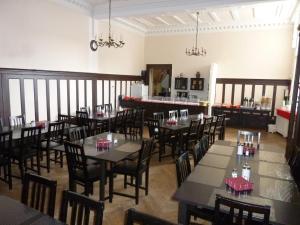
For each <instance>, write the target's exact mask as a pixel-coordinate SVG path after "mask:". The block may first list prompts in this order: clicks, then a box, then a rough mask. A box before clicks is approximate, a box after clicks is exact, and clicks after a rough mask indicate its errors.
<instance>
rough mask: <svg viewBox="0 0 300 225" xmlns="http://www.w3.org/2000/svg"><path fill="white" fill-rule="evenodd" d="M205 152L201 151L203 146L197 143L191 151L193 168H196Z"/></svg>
mask: <svg viewBox="0 0 300 225" xmlns="http://www.w3.org/2000/svg"><path fill="white" fill-rule="evenodd" d="M204 154H205V151H204V150H203V146H202V144H201V142H200V141H198V142H197V143H196V144H195V146H194V149H193V157H194V166H196V165H197V164H198V163H199V162H200V160H201V159H202V158H203V156H204Z"/></svg>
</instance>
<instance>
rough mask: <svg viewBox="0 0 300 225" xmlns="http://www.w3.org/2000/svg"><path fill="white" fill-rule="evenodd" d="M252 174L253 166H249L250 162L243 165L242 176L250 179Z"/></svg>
mask: <svg viewBox="0 0 300 225" xmlns="http://www.w3.org/2000/svg"><path fill="white" fill-rule="evenodd" d="M250 174H251V167H250V166H249V164H248V163H247V162H246V163H245V164H244V166H243V169H242V177H243V178H244V179H245V180H248V181H249V180H250Z"/></svg>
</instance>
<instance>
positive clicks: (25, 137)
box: [20, 127, 42, 157]
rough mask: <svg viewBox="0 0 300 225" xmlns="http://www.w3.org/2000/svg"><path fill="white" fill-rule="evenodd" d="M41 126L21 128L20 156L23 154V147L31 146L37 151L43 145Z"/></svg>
mask: <svg viewBox="0 0 300 225" xmlns="http://www.w3.org/2000/svg"><path fill="white" fill-rule="evenodd" d="M41 130H42V128H41V127H24V128H22V129H21V143H20V147H21V152H20V156H21V157H22V156H23V153H24V152H23V149H25V148H27V147H30V148H34V149H36V150H37V151H39V150H40V147H41Z"/></svg>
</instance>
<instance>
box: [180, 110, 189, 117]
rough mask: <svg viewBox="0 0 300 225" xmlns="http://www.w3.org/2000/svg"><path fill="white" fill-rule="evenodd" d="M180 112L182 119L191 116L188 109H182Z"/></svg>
mask: <svg viewBox="0 0 300 225" xmlns="http://www.w3.org/2000/svg"><path fill="white" fill-rule="evenodd" d="M179 112H180V118H187V117H188V116H189V110H188V109H181V110H180V111H179Z"/></svg>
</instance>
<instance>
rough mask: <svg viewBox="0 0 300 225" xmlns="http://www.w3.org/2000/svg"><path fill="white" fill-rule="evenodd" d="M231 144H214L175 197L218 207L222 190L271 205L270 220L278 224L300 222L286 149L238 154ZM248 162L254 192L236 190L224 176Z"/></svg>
mask: <svg viewBox="0 0 300 225" xmlns="http://www.w3.org/2000/svg"><path fill="white" fill-rule="evenodd" d="M222 143H223V145H222ZM231 145H232V143H229V142H217V144H215V145H213V146H212V147H211V148H210V149H209V151H208V153H207V154H206V155H205V156H204V157H203V159H201V161H200V162H199V164H198V165H197V166H196V167H195V169H194V170H193V171H192V173H191V174H190V176H189V177H188V178H187V179H186V181H185V182H184V183H183V184H182V185H181V187H180V188H179V189H178V190H177V191H176V193H175V194H174V196H173V198H174V199H175V200H177V201H180V202H182V203H185V204H192V205H199V206H202V207H206V208H210V209H214V204H215V196H216V194H220V195H222V196H225V197H228V198H232V199H236V200H239V201H244V202H248V203H253V204H260V205H270V206H271V214H270V220H271V222H272V223H274V224H289V225H294V224H295V225H296V224H299V221H300V214H299V213H297V212H299V210H300V193H299V192H298V189H297V186H296V184H295V182H294V181H293V178H292V176H291V174H290V169H289V166H288V165H287V163H286V162H285V159H284V153H282V152H281V153H280V152H276V151H271V149H260V150H259V151H258V152H257V153H256V154H255V155H254V156H250V157H246V156H238V155H236V147H235V146H231ZM245 162H247V163H248V164H249V165H250V166H251V176H250V181H251V182H253V183H254V189H253V190H252V191H251V192H250V193H244V194H237V193H232V191H230V190H228V188H227V187H226V185H225V182H224V180H225V178H228V177H231V172H232V170H233V169H234V168H236V169H237V171H238V175H239V176H240V175H241V171H242V166H243V165H244V163H245ZM195 190H196V191H195Z"/></svg>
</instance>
